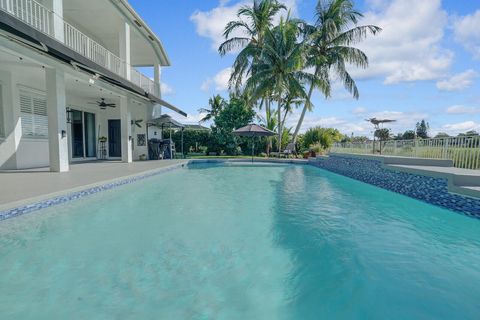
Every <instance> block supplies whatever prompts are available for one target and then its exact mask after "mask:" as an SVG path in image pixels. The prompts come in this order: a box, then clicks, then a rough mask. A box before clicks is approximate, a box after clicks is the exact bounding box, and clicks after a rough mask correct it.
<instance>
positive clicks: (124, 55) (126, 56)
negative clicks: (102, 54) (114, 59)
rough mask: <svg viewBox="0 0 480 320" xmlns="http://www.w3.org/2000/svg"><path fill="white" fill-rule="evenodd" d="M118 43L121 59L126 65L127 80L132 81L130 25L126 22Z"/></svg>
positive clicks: (121, 29)
mask: <svg viewBox="0 0 480 320" xmlns="http://www.w3.org/2000/svg"><path fill="white" fill-rule="evenodd" d="M118 43H119V45H120V48H119V54H120V59H122V60H123V61H124V62H125V63H126V65H125V78H127V79H128V80H131V79H132V71H131V69H130V68H131V45H130V25H129V24H128V23H126V22H125V23H124V24H123V26H122V27H121V28H120V34H119V41H118Z"/></svg>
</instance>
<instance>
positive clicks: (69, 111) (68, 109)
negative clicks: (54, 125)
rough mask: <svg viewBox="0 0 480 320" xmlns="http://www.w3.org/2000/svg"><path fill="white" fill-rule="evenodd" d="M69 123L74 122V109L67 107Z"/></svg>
mask: <svg viewBox="0 0 480 320" xmlns="http://www.w3.org/2000/svg"><path fill="white" fill-rule="evenodd" d="M67 123H72V109H70V107H67Z"/></svg>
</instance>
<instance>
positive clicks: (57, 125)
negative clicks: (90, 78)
mask: <svg viewBox="0 0 480 320" xmlns="http://www.w3.org/2000/svg"><path fill="white" fill-rule="evenodd" d="M45 74H46V87H47V115H48V147H49V154H50V171H53V172H66V171H68V170H69V164H68V139H67V112H66V101H65V74H64V73H63V71H61V70H58V69H51V68H47V69H46V70H45Z"/></svg>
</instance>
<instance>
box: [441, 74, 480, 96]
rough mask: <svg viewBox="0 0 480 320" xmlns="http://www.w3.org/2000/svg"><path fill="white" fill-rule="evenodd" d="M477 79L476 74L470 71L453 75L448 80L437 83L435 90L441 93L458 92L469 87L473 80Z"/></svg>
mask: <svg viewBox="0 0 480 320" xmlns="http://www.w3.org/2000/svg"><path fill="white" fill-rule="evenodd" d="M476 77H478V73H477V72H475V71H474V70H472V69H470V70H467V71H465V72H462V73H458V74H456V75H453V76H452V77H451V78H449V79H445V80H442V81H438V82H437V88H438V89H439V90H443V91H459V90H463V89H466V88H468V87H470V86H471V85H472V83H473V80H474V79H475V78H476Z"/></svg>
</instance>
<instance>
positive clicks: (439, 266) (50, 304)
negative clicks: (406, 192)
mask: <svg viewBox="0 0 480 320" xmlns="http://www.w3.org/2000/svg"><path fill="white" fill-rule="evenodd" d="M479 299H480V220H475V219H472V218H468V217H465V216H462V215H460V214H458V213H454V212H451V211H447V210H444V209H441V208H438V207H434V206H431V205H428V204H425V203H422V202H418V201H416V200H413V199H410V198H407V197H404V196H401V195H398V194H394V193H391V192H388V191H385V190H382V189H379V188H376V187H373V186H369V185H366V184H363V183H361V182H357V181H354V180H351V179H348V178H345V177H341V176H338V175H335V174H332V173H329V172H326V171H323V170H321V169H318V168H314V167H310V166H293V165H291V166H290V165H285V166H284V165H272V166H249V165H245V166H236V165H231V166H225V165H194V166H192V167H190V168H182V169H178V170H175V171H171V172H168V173H165V174H162V175H158V176H155V177H151V178H148V179H145V180H142V181H139V182H136V183H133V184H130V185H126V186H123V187H120V188H118V189H115V190H111V191H107V192H103V193H99V194H96V195H93V196H91V197H87V198H84V199H82V200H78V201H72V202H70V203H67V204H65V205H61V206H56V207H52V208H49V209H47V210H43V211H39V212H37V213H32V214H29V215H25V216H22V217H18V218H15V219H11V220H7V221H4V222H1V223H0V318H1V319H478V317H479V315H480V300H479Z"/></svg>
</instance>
